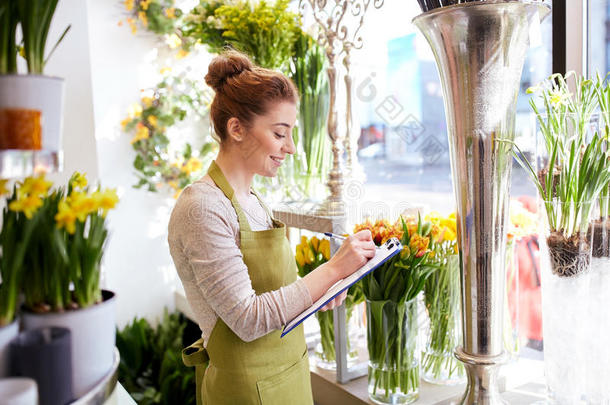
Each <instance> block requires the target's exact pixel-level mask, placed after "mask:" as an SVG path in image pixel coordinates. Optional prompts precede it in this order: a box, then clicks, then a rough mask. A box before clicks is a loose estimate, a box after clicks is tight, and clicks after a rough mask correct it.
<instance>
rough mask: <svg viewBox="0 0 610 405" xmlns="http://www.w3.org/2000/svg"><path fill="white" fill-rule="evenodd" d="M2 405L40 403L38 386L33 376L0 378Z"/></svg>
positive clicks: (0, 404)
mask: <svg viewBox="0 0 610 405" xmlns="http://www.w3.org/2000/svg"><path fill="white" fill-rule="evenodd" d="M0 405H38V388H37V387H36V381H34V380H32V379H31V378H24V377H15V378H4V379H2V380H0Z"/></svg>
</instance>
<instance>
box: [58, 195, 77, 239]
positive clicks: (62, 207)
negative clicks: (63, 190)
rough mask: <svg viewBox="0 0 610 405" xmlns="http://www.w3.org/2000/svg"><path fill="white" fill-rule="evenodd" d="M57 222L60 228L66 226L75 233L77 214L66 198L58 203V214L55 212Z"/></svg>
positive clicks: (70, 231) (69, 231)
mask: <svg viewBox="0 0 610 405" xmlns="http://www.w3.org/2000/svg"><path fill="white" fill-rule="evenodd" d="M55 222H56V226H57V228H58V229H61V228H65V229H66V231H67V232H68V233H69V234H74V231H75V226H74V224H75V222H76V214H74V212H73V211H72V209H71V208H70V206H69V205H68V203H67V202H66V201H65V200H62V201H60V202H59V204H58V205H57V214H55Z"/></svg>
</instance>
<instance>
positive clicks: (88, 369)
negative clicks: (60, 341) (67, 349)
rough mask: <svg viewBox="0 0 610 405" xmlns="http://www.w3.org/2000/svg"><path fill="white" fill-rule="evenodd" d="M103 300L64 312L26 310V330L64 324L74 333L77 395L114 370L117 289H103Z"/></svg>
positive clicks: (74, 386) (24, 320)
mask: <svg viewBox="0 0 610 405" xmlns="http://www.w3.org/2000/svg"><path fill="white" fill-rule="evenodd" d="M102 297H103V301H102V302H101V303H99V304H96V305H93V306H91V307H89V308H85V309H78V310H75V311H65V312H61V313H48V314H35V313H32V312H27V311H23V312H22V314H21V315H22V316H21V319H22V324H23V328H24V330H31V329H36V328H41V327H49V326H60V327H64V328H68V329H70V331H71V333H72V390H73V392H74V395H75V397H76V398H80V397H82V396H83V395H85V394H86V393H87V392H89V391H90V390H91V389H92V388H93V387H94V386H95V385H96V384H97V383H98V382H99V381H100V380H102V379H103V378H104V376H106V375H107V374H108V373H109V372H110V371H111V369H112V364H113V360H114V346H115V333H116V325H115V302H116V298H115V295H114V293H113V292H110V291H103V292H102Z"/></svg>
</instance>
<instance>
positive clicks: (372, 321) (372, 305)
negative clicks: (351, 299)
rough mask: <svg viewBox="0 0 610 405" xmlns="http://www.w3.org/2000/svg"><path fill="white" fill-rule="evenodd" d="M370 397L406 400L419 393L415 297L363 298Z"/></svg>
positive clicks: (391, 401)
mask: <svg viewBox="0 0 610 405" xmlns="http://www.w3.org/2000/svg"><path fill="white" fill-rule="evenodd" d="M366 315H367V346H368V351H369V375H368V380H369V383H368V392H369V398H371V400H373V402H375V403H378V404H408V403H411V402H414V401H415V400H416V399H417V398H418V396H419V354H418V350H417V330H418V328H417V301H416V299H412V300H411V301H407V302H404V303H402V302H401V303H396V302H393V301H389V300H386V301H369V300H367V301H366Z"/></svg>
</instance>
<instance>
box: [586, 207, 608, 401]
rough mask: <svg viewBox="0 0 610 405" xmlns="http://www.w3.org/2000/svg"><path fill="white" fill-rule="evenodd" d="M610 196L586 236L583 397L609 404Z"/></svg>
mask: <svg viewBox="0 0 610 405" xmlns="http://www.w3.org/2000/svg"><path fill="white" fill-rule="evenodd" d="M609 209H610V199H609V198H608V197H607V196H606V195H604V196H602V197H601V198H600V200H599V210H598V211H597V213H598V214H599V215H597V216H596V217H597V218H596V219H595V220H594V221H592V223H591V227H590V230H589V237H590V238H591V240H592V241H593V247H592V257H591V276H590V277H591V281H590V287H589V294H588V295H589V303H588V304H589V310H588V313H589V316H590V318H591V328H590V329H589V331H588V335H589V337H590V338H589V340H588V344H587V346H586V348H587V350H588V354H587V364H588V365H589V366H588V369H587V372H588V374H587V377H586V391H587V392H586V399H587V401H588V402H589V403H591V404H609V403H610V390H608V382H609V381H610V345H609V344H608V342H607V339H605V338H601V337H602V336H609V335H610V311H608V308H610V294H608V291H610V216H609V215H608V214H609V213H610V212H609Z"/></svg>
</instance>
